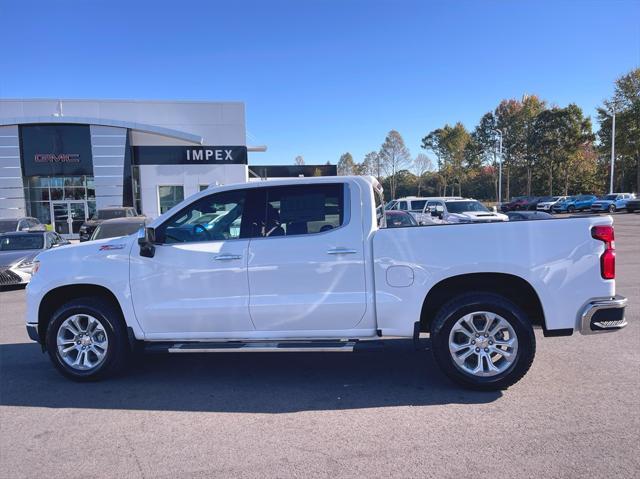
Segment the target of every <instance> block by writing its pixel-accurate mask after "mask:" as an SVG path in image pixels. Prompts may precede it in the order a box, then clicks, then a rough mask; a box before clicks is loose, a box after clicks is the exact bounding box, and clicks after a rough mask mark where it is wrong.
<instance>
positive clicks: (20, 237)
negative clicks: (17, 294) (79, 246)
mask: <svg viewBox="0 0 640 479" xmlns="http://www.w3.org/2000/svg"><path fill="white" fill-rule="evenodd" d="M67 244H69V241H67V240H66V239H64V238H62V237H61V236H60V235H59V234H58V233H56V232H54V231H29V232H21V231H12V232H10V233H3V234H0V287H2V286H11V285H16V284H26V283H28V282H29V281H30V280H31V274H32V273H33V266H34V263H33V260H34V259H35V257H36V256H37V255H38V253H40V252H42V251H44V250H47V249H50V248H55V247H57V246H62V245H67Z"/></svg>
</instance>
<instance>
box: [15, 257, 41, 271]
mask: <svg viewBox="0 0 640 479" xmlns="http://www.w3.org/2000/svg"><path fill="white" fill-rule="evenodd" d="M35 264H36V261H34V260H32V259H25V260H23V261H22V262H20V263H18V265H17V266H16V268H18V269H19V270H20V271H24V272H25V273H31V274H33V269H34V267H35Z"/></svg>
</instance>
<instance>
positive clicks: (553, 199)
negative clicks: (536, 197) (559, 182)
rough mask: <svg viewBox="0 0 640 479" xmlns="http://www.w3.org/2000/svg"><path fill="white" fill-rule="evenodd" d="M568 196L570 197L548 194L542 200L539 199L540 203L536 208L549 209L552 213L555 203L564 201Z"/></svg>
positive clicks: (539, 209) (540, 209)
mask: <svg viewBox="0 0 640 479" xmlns="http://www.w3.org/2000/svg"><path fill="white" fill-rule="evenodd" d="M567 198H569V197H568V196H546V197H544V198H542V199H541V200H540V201H538V204H537V205H536V210H538V211H547V212H549V213H552V212H553V210H552V208H553V205H555V204H556V203H558V202H560V201H564V200H566V199H567Z"/></svg>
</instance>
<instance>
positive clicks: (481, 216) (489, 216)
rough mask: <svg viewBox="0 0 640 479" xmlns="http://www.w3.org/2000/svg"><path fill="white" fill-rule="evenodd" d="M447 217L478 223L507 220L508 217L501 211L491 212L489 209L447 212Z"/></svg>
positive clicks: (458, 220)
mask: <svg viewBox="0 0 640 479" xmlns="http://www.w3.org/2000/svg"><path fill="white" fill-rule="evenodd" d="M447 219H448V220H453V221H456V222H460V223H463V222H473V223H480V222H483V221H508V220H509V217H508V216H507V215H503V214H502V213H493V212H491V211H465V212H464V213H449V214H448V215H447Z"/></svg>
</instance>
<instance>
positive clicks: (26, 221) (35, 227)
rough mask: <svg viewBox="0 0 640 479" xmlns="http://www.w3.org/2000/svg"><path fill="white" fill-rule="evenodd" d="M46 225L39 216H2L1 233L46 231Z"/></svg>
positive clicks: (0, 220) (0, 219) (0, 221)
mask: <svg viewBox="0 0 640 479" xmlns="http://www.w3.org/2000/svg"><path fill="white" fill-rule="evenodd" d="M45 230H46V228H45V226H44V225H43V224H42V223H40V220H39V219H38V218H31V217H30V216H25V217H22V218H0V233H9V232H10V231H45Z"/></svg>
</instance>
